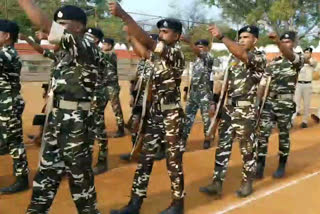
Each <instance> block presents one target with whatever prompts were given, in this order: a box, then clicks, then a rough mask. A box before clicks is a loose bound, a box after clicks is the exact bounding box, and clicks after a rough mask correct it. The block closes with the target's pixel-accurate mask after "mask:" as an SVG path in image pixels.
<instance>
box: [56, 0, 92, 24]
mask: <svg viewBox="0 0 320 214" xmlns="http://www.w3.org/2000/svg"><path fill="white" fill-rule="evenodd" d="M53 19H54V21H58V20H60V19H64V20H73V21H78V22H81V23H82V24H84V25H86V24H87V15H86V13H85V12H84V11H83V10H82V9H81V8H80V7H76V6H73V5H65V6H63V7H60V8H59V9H58V10H57V11H56V12H55V13H54V16H53Z"/></svg>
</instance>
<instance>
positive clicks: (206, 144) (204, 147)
mask: <svg viewBox="0 0 320 214" xmlns="http://www.w3.org/2000/svg"><path fill="white" fill-rule="evenodd" d="M210 146H211V140H210V139H209V140H204V142H203V149H209V148H210Z"/></svg>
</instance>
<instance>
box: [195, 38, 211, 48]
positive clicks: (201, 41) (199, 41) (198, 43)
mask: <svg viewBox="0 0 320 214" xmlns="http://www.w3.org/2000/svg"><path fill="white" fill-rule="evenodd" d="M194 44H195V45H203V46H207V47H208V46H209V41H208V40H206V39H199V40H198V41H196V42H195V43H194Z"/></svg>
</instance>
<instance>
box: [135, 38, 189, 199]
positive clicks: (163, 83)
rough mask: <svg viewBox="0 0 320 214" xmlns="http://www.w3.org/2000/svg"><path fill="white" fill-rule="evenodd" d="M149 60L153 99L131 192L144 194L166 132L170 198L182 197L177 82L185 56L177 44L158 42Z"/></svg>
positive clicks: (145, 123)
mask: <svg viewBox="0 0 320 214" xmlns="http://www.w3.org/2000/svg"><path fill="white" fill-rule="evenodd" d="M151 61H152V62H153V63H152V66H153V68H154V75H153V76H152V93H151V97H152V98H151V99H152V102H151V108H150V109H149V110H148V111H147V114H146V117H145V119H146V120H145V122H144V139H143V145H142V152H141V155H140V157H139V160H138V166H137V170H136V173H135V176H134V180H133V185H132V195H136V196H139V197H146V192H147V186H148V183H149V178H150V174H151V171H152V167H153V162H154V155H155V153H156V151H157V148H158V147H159V145H160V143H161V142H162V139H163V137H162V136H163V135H165V137H164V139H165V142H166V144H167V148H168V149H167V156H166V160H167V169H168V174H169V177H170V180H171V192H172V198H173V199H181V198H183V197H184V195H185V192H184V174H183V167H182V156H183V152H184V150H185V145H184V143H183V141H182V139H181V134H182V124H183V118H184V117H183V110H182V108H181V104H180V83H181V75H182V72H183V69H184V65H185V64H184V56H183V54H182V52H181V49H180V46H179V44H176V45H175V46H167V45H165V44H164V43H163V42H159V43H158V45H157V48H156V50H155V53H154V55H153V56H152V59H151ZM162 124H163V125H162ZM157 126H158V127H157ZM162 126H163V128H162ZM163 130H164V131H163Z"/></svg>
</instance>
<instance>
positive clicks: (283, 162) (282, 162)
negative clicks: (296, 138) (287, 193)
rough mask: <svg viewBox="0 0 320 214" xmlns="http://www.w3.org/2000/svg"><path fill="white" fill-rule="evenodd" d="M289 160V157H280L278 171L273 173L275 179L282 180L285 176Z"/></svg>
mask: <svg viewBox="0 0 320 214" xmlns="http://www.w3.org/2000/svg"><path fill="white" fill-rule="evenodd" d="M287 159H288V157H287V156H285V157H283V156H280V158H279V166H278V169H277V171H275V172H274V173H273V177H274V178H282V177H283V176H284V174H285V170H286V164H287Z"/></svg>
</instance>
